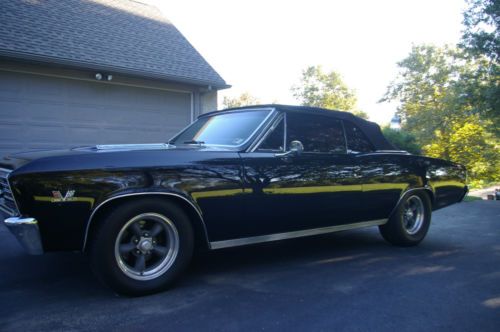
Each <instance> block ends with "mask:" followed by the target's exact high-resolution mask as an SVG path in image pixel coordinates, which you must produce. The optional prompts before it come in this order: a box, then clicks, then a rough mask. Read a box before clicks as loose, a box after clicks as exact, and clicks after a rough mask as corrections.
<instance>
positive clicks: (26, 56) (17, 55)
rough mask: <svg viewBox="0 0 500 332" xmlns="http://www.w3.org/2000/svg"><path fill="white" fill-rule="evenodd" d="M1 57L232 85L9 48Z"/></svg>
mask: <svg viewBox="0 0 500 332" xmlns="http://www.w3.org/2000/svg"><path fill="white" fill-rule="evenodd" d="M0 58H6V59H9V60H18V61H19V60H23V61H27V62H30V63H40V64H45V65H47V64H48V65H58V66H63V67H67V68H72V69H80V70H82V69H83V70H96V71H107V72H112V73H119V74H123V75H127V76H134V77H139V78H147V79H158V80H162V81H168V82H178V83H185V84H191V85H197V86H210V87H212V88H214V89H216V90H223V89H228V88H230V87H231V85H228V84H226V83H225V82H224V83H221V82H213V81H207V80H197V79H193V78H189V77H182V76H170V75H165V74H161V73H158V72H148V71H143V70H137V69H130V68H125V67H120V66H113V65H106V64H98V63H94V62H91V61H85V60H83V61H82V60H78V61H77V60H71V59H64V58H58V57H50V56H45V55H38V54H32V53H27V52H13V51H8V50H0Z"/></svg>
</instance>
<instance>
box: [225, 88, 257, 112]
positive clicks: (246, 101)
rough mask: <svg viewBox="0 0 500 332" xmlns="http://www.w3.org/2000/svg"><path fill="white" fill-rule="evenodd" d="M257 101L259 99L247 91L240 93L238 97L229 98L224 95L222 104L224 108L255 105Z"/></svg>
mask: <svg viewBox="0 0 500 332" xmlns="http://www.w3.org/2000/svg"><path fill="white" fill-rule="evenodd" d="M258 103H259V100H258V99H257V98H255V97H254V96H252V95H251V94H250V93H248V92H244V93H242V94H241V95H240V96H239V97H235V98H231V97H227V96H226V97H224V99H223V101H222V106H223V107H224V108H234V107H242V106H248V105H256V104H258Z"/></svg>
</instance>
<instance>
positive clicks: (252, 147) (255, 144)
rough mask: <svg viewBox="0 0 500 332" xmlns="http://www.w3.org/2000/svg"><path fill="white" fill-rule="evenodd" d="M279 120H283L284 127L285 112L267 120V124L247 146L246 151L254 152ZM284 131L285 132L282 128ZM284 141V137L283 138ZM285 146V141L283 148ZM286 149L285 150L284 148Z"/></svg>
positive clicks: (276, 125)
mask: <svg viewBox="0 0 500 332" xmlns="http://www.w3.org/2000/svg"><path fill="white" fill-rule="evenodd" d="M281 121H284V122H285V123H284V127H285V128H286V113H278V114H277V115H276V117H275V118H274V119H273V120H272V121H269V124H268V126H267V127H266V128H265V129H264V130H263V131H262V133H261V134H260V135H259V137H258V138H257V139H256V140H255V141H254V142H253V143H252V144H251V145H250V146H249V147H248V149H247V151H246V152H255V151H256V150H257V149H258V148H259V146H260V145H261V144H262V143H263V142H264V140H265V139H266V138H267V137H268V136H269V135H270V134H271V133H272V132H273V130H275V129H276V128H277V127H278V126H279V124H280V122H281ZM284 132H286V131H285V130H284ZM283 139H284V141H285V142H286V138H285V137H284V138H283ZM285 148H286V143H284V145H283V149H285ZM285 151H286V150H285Z"/></svg>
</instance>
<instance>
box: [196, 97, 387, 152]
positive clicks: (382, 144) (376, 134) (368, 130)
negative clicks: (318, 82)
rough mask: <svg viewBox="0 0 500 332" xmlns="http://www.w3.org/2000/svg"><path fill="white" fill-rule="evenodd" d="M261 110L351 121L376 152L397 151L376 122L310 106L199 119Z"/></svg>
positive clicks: (207, 114)
mask: <svg viewBox="0 0 500 332" xmlns="http://www.w3.org/2000/svg"><path fill="white" fill-rule="evenodd" d="M261 108H274V109H277V110H282V111H287V112H307V113H310V112H314V113H317V114H322V115H326V116H333V117H335V118H337V119H340V120H345V121H350V122H352V123H353V124H355V125H356V126H358V127H359V129H361V130H362V131H363V133H364V134H365V135H366V137H367V138H368V139H369V140H370V141H371V143H372V144H373V146H374V147H375V149H376V150H397V149H396V148H394V146H393V145H392V144H391V143H389V142H388V141H387V139H386V138H385V137H384V135H383V134H382V131H381V130H380V126H379V125H378V124H376V123H375V122H371V121H368V120H365V119H362V118H360V117H358V116H355V115H354V114H352V113H349V112H342V111H336V110H329V109H326V108H319V107H310V106H291V105H279V104H266V105H255V106H244V107H235V108H228V109H225V110H222V111H214V112H210V113H205V114H202V115H200V116H199V117H205V116H209V115H212V114H214V113H219V112H226V111H237V110H248V109H261Z"/></svg>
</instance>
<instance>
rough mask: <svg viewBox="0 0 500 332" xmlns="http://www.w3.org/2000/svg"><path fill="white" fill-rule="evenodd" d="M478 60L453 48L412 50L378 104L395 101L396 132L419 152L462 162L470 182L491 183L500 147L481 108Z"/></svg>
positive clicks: (496, 172)
mask: <svg viewBox="0 0 500 332" xmlns="http://www.w3.org/2000/svg"><path fill="white" fill-rule="evenodd" d="M484 65H485V63H484V59H475V58H467V57H466V56H465V55H464V54H463V52H462V51H461V50H459V49H456V48H450V47H442V48H439V47H435V46H429V45H421V46H414V47H413V48H412V50H411V52H410V54H409V55H408V56H407V57H406V58H405V59H403V60H402V61H400V62H399V63H398V66H399V67H400V72H399V74H398V76H397V77H396V79H395V80H394V81H393V82H392V83H391V84H390V86H389V87H388V90H387V92H386V94H385V96H384V97H383V98H382V101H392V100H396V101H399V103H400V105H399V107H398V114H399V115H400V116H401V118H402V119H403V123H402V129H403V130H406V131H408V132H409V133H410V134H412V135H414V137H415V139H416V142H417V144H419V145H420V146H423V152H424V153H425V154H427V155H430V156H433V157H441V158H445V159H450V160H452V161H456V162H459V163H461V164H464V165H465V166H466V167H467V169H468V171H469V178H471V179H472V180H473V181H474V182H475V183H480V182H481V181H482V182H488V181H497V180H498V177H499V174H500V144H499V140H498V136H496V135H495V134H494V133H495V131H494V130H492V128H493V129H494V125H492V124H493V120H492V119H491V116H490V115H489V114H487V113H486V112H484V110H481V107H482V103H484V102H485V101H484V97H483V96H482V95H481V93H478V92H477V90H478V89H480V88H478V81H476V80H469V79H468V78H470V77H477V76H476V73H477V72H478V71H480V69H481V68H482V67H483V66H484Z"/></svg>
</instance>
